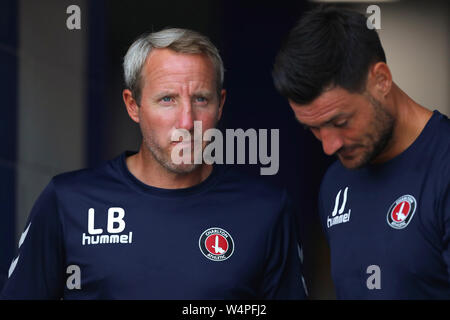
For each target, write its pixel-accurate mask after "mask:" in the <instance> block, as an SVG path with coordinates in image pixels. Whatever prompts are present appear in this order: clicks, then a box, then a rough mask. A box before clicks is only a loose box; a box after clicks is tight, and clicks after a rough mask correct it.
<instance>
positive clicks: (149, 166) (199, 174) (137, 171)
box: [125, 145, 213, 189]
mask: <svg viewBox="0 0 450 320" xmlns="http://www.w3.org/2000/svg"><path fill="white" fill-rule="evenodd" d="M125 161H126V164H127V167H128V170H129V171H130V172H131V174H133V176H135V177H136V178H137V179H138V180H139V181H141V182H143V183H145V184H147V185H150V186H153V187H157V188H162V189H181V188H189V187H192V186H195V185H197V184H199V183H201V182H202V181H204V180H205V179H206V178H207V177H208V176H209V175H210V174H211V172H212V169H213V167H212V165H208V164H201V165H199V166H198V167H197V168H195V169H194V170H193V171H191V172H189V173H175V172H172V171H169V170H168V169H166V168H165V167H163V166H162V165H161V164H160V163H159V162H158V161H157V160H156V159H155V158H154V157H153V155H152V154H151V152H150V151H148V150H147V148H146V147H145V146H144V145H141V148H140V150H139V152H138V153H136V154H134V155H132V156H129V157H127V158H126V159H125Z"/></svg>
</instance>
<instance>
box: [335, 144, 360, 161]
mask: <svg viewBox="0 0 450 320" xmlns="http://www.w3.org/2000/svg"><path fill="white" fill-rule="evenodd" d="M359 148H361V146H352V147H345V148H343V149H341V150H340V151H339V152H338V156H339V157H341V158H343V159H352V158H354V157H355V153H356V151H357V150H358V149H359Z"/></svg>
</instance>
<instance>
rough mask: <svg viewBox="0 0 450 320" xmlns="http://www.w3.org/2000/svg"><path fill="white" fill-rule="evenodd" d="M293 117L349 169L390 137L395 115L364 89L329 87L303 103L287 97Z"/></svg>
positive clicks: (358, 165)
mask: <svg viewBox="0 0 450 320" xmlns="http://www.w3.org/2000/svg"><path fill="white" fill-rule="evenodd" d="M289 104H290V105H291V108H292V109H293V111H294V113H295V116H296V118H297V120H298V121H299V122H300V123H302V124H303V125H305V126H306V127H308V128H309V129H310V130H311V131H312V133H313V134H314V135H315V136H316V138H317V139H319V140H320V141H321V142H322V147H323V150H324V152H325V153H326V154H327V155H333V154H336V155H337V157H338V158H339V160H340V161H341V163H342V164H343V165H344V166H345V167H346V168H349V169H356V168H361V167H363V166H364V165H366V164H368V163H370V162H372V161H374V160H375V159H376V158H377V157H378V156H379V155H380V154H381V153H382V152H383V150H384V149H385V147H386V146H387V145H388V143H389V142H390V140H391V137H392V133H393V130H394V125H395V119H394V118H393V117H392V116H391V114H390V113H389V112H388V110H387V108H385V107H384V106H383V105H382V104H381V103H380V102H379V101H377V100H376V99H375V98H374V97H373V96H371V95H370V94H369V93H368V92H365V93H364V94H353V93H349V92H348V91H347V90H344V89H342V88H333V89H330V90H328V91H326V92H324V93H323V94H322V95H320V96H319V97H318V98H317V99H315V100H314V101H313V102H312V103H310V104H307V105H299V104H296V103H295V102H292V101H290V102H289Z"/></svg>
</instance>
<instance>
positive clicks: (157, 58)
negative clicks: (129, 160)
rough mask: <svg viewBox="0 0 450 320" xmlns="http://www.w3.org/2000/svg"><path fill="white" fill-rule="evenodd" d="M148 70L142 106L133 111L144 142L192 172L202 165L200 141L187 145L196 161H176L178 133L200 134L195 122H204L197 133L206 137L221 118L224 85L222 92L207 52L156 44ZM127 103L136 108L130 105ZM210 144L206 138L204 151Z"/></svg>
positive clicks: (168, 165)
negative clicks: (197, 154)
mask: <svg viewBox="0 0 450 320" xmlns="http://www.w3.org/2000/svg"><path fill="white" fill-rule="evenodd" d="M142 72H143V74H142V75H143V77H142V78H143V83H142V90H141V92H142V94H141V103H140V105H139V106H138V107H137V108H136V111H135V113H136V116H135V117H133V115H132V113H130V110H129V111H128V112H129V114H130V116H131V117H132V118H133V120H135V121H136V122H139V125H140V128H141V132H142V136H143V147H144V148H146V149H147V150H148V151H149V152H150V154H151V155H152V157H153V159H154V160H156V162H157V163H158V164H159V165H161V166H162V167H163V168H165V169H166V170H169V171H170V172H174V173H189V172H192V171H193V170H194V169H195V168H196V167H198V166H199V165H198V164H194V163H193V162H194V161H193V159H194V158H193V157H194V154H193V152H194V141H191V142H192V143H191V148H190V150H189V149H183V151H184V150H188V151H190V152H191V153H192V155H191V159H192V160H191V161H190V163H187V164H186V163H181V164H175V163H173V161H172V159H171V153H172V149H173V148H174V147H175V146H176V145H177V143H181V142H172V134H174V132H176V131H180V129H184V130H187V131H189V132H190V134H191V137H192V139H194V121H201V122H202V132H201V133H200V132H199V133H197V135H201V136H200V139H201V137H202V136H203V132H204V131H206V130H207V129H210V128H214V127H215V126H216V124H217V122H218V120H219V119H220V117H221V113H222V107H223V103H224V101H225V91H224V90H222V93H221V96H220V97H219V96H218V94H217V89H216V79H215V71H214V66H213V63H212V61H211V60H210V59H209V57H208V56H206V55H202V54H181V53H176V52H174V51H172V50H170V49H155V50H154V51H152V52H151V53H150V55H149V57H147V60H146V63H145V65H144V67H143V70H142ZM124 99H125V100H126V98H125V91H124ZM125 103H126V104H127V102H126V101H125ZM127 108H128V109H130V107H129V106H128V104H127ZM184 142H186V141H184ZM205 146H206V143H205V142H202V150H203V149H204V148H205Z"/></svg>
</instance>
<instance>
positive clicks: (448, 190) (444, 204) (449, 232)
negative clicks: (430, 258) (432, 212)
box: [438, 166, 450, 285]
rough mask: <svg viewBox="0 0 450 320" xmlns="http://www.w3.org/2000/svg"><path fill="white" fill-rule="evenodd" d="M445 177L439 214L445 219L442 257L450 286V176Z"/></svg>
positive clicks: (443, 220)
mask: <svg viewBox="0 0 450 320" xmlns="http://www.w3.org/2000/svg"><path fill="white" fill-rule="evenodd" d="M449 167H450V166H449ZM447 172H450V170H447ZM444 177H447V180H446V182H445V184H444V188H443V192H442V196H441V197H440V201H439V208H438V212H439V213H440V216H441V217H443V219H442V222H443V224H442V225H443V229H444V230H443V231H444V237H443V253H442V256H443V257H444V261H445V264H446V265H447V274H448V277H449V278H448V283H449V285H450V181H449V179H448V177H450V174H447V175H444Z"/></svg>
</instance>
